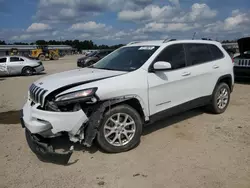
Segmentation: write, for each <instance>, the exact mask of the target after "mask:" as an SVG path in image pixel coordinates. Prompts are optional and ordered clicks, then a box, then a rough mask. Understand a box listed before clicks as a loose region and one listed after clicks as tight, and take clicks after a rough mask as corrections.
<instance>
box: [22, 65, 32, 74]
mask: <svg viewBox="0 0 250 188" xmlns="http://www.w3.org/2000/svg"><path fill="white" fill-rule="evenodd" d="M22 74H23V75H24V76H31V75H32V74H33V69H32V68H31V67H24V68H23V70H22Z"/></svg>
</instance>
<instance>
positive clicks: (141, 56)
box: [21, 40, 234, 156]
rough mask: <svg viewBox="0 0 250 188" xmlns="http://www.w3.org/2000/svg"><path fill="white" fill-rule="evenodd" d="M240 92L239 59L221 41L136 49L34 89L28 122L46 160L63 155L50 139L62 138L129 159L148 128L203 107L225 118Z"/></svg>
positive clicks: (135, 45) (25, 112) (137, 45)
mask: <svg viewBox="0 0 250 188" xmlns="http://www.w3.org/2000/svg"><path fill="white" fill-rule="evenodd" d="M233 85H234V74H233V63H232V60H231V58H230V56H229V55H228V53H227V52H226V51H225V50H224V48H223V47H222V45H221V44H220V43H218V42H214V41H206V40H164V41H163V40H160V41H146V42H131V43H129V44H128V45H126V46H123V47H121V48H119V49H117V50H115V51H114V52H112V53H111V54H109V55H108V56H106V57H105V58H103V59H102V60H100V61H98V62H97V63H95V64H94V65H91V66H90V67H87V68H83V69H76V70H70V71H66V72H62V73H57V74H53V75H50V76H46V77H44V78H41V79H40V80H38V81H36V82H34V83H33V84H32V85H31V86H30V88H29V92H28V100H27V102H26V104H25V105H24V107H23V109H22V116H21V123H22V126H23V127H24V128H25V129H26V138H27V141H28V144H29V146H30V148H31V149H32V151H34V152H36V153H39V154H44V155H56V154H57V153H55V151H54V149H53V147H52V146H51V145H50V140H51V139H53V138H54V137H58V136H61V135H67V137H68V138H69V140H70V141H72V142H80V143H81V144H83V145H85V146H87V147H90V146H91V145H92V142H93V140H94V139H96V141H97V143H98V145H99V146H100V147H101V148H102V149H103V150H104V151H106V152H124V151H127V150H129V149H131V148H133V147H135V146H136V145H137V144H138V143H139V141H140V137H141V134H142V129H143V125H145V124H147V123H148V122H152V121H155V120H157V119H159V118H162V117H166V116H169V115H173V114H176V113H179V112H183V111H186V110H188V109H192V108H196V107H201V106H208V107H209V108H210V110H211V111H212V112H213V113H216V114H219V113H223V112H224V111H225V110H226V108H227V106H228V104H229V100H230V93H231V92H232V90H233ZM71 153H72V148H71V150H70V151H69V152H68V153H66V154H65V155H67V156H70V155H71ZM58 155H59V154H58ZM60 155H62V154H60Z"/></svg>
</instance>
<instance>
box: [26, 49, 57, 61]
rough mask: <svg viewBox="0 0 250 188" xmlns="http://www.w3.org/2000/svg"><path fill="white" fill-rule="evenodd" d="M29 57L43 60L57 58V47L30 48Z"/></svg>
mask: <svg viewBox="0 0 250 188" xmlns="http://www.w3.org/2000/svg"><path fill="white" fill-rule="evenodd" d="M30 57H31V58H35V59H39V60H41V61H45V60H46V59H50V60H58V59H59V57H60V56H59V50H58V49H55V50H49V49H48V47H47V46H38V47H37V49H35V50H31V55H30Z"/></svg>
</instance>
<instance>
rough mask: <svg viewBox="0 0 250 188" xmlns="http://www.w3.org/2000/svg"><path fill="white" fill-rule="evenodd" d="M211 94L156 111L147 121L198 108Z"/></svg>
mask: <svg viewBox="0 0 250 188" xmlns="http://www.w3.org/2000/svg"><path fill="white" fill-rule="evenodd" d="M211 99H212V96H211V95H209V96H204V97H200V98H197V99H194V100H191V101H189V102H186V103H183V104H180V105H178V106H175V107H172V108H169V109H166V110H164V111H161V112H158V113H156V114H153V115H151V116H150V117H149V121H150V123H152V122H155V121H158V120H160V119H164V118H166V117H169V116H172V115H175V114H178V113H181V112H185V111H187V110H191V109H194V108H198V107H201V106H205V105H207V104H209V102H210V101H211Z"/></svg>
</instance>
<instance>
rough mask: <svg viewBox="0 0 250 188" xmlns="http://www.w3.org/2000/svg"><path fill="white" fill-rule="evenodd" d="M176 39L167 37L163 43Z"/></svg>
mask: <svg viewBox="0 0 250 188" xmlns="http://www.w3.org/2000/svg"><path fill="white" fill-rule="evenodd" d="M175 40H176V39H165V40H164V41H163V43H166V42H170V41H175Z"/></svg>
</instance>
